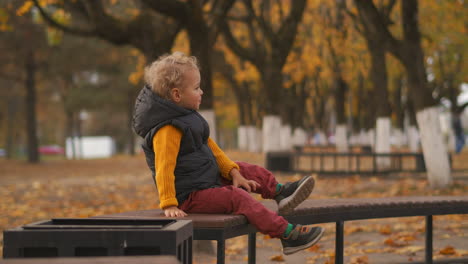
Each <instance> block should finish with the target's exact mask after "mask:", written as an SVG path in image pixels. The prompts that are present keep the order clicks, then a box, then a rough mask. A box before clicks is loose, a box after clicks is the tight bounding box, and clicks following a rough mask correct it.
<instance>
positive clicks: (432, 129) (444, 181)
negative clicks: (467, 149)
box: [416, 107, 452, 188]
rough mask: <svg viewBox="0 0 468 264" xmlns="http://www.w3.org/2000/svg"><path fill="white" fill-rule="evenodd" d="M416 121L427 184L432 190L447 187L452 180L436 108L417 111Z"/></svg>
mask: <svg viewBox="0 0 468 264" xmlns="http://www.w3.org/2000/svg"><path fill="white" fill-rule="evenodd" d="M416 120H417V121H418V125H419V129H420V136H421V145H422V149H423V154H424V161H425V163H426V169H427V177H428V180H429V183H430V185H431V186H432V187H434V188H440V187H444V186H447V185H449V184H450V183H451V182H452V178H451V174H450V163H449V159H448V154H447V148H446V146H445V144H444V140H443V136H442V133H441V129H440V120H439V109H438V107H429V108H425V109H423V110H421V111H418V112H417V113H416Z"/></svg>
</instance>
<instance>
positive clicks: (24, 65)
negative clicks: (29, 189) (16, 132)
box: [0, 1, 47, 163]
mask: <svg viewBox="0 0 468 264" xmlns="http://www.w3.org/2000/svg"><path fill="white" fill-rule="evenodd" d="M21 5H22V2H18V1H16V2H13V1H12V2H9V3H5V5H4V6H2V11H3V12H5V13H4V15H5V16H6V17H7V21H8V22H9V23H8V25H9V27H6V28H5V29H6V32H3V33H2V46H3V47H2V49H3V50H5V51H8V52H5V53H2V54H3V56H7V57H9V59H10V61H8V62H7V63H5V64H4V65H3V67H1V68H0V70H1V71H2V74H1V75H2V76H3V78H8V79H10V80H13V81H17V82H22V83H23V85H24V87H25V96H24V107H25V108H26V111H24V113H25V120H26V136H27V158H28V162H30V163H37V162H39V152H38V147H39V142H38V136H37V116H36V104H37V93H36V74H37V71H38V67H39V64H41V63H42V59H43V57H44V56H45V54H44V52H46V50H47V43H46V41H45V40H46V38H45V32H44V28H43V27H42V26H41V25H39V24H37V23H35V22H34V21H33V19H32V15H31V14H21V12H20V9H19V7H20V6H21ZM17 10H19V11H17ZM7 40H8V41H7ZM11 69H15V70H14V71H11ZM12 72H20V73H22V74H20V75H13V74H12Z"/></svg>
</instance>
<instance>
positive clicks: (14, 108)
mask: <svg viewBox="0 0 468 264" xmlns="http://www.w3.org/2000/svg"><path fill="white" fill-rule="evenodd" d="M7 105H8V106H7V107H8V108H7V114H6V137H5V151H6V156H5V157H6V159H12V158H13V156H14V154H13V152H14V149H15V136H14V133H15V124H16V123H17V116H16V113H17V112H18V105H19V102H18V100H17V98H16V96H15V95H13V96H12V98H10V99H9V100H8V102H7Z"/></svg>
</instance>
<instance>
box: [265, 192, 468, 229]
mask: <svg viewBox="0 0 468 264" xmlns="http://www.w3.org/2000/svg"><path fill="white" fill-rule="evenodd" d="M264 204H265V206H266V207H268V208H270V209H272V210H274V209H275V208H276V203H275V202H272V201H266V202H264ZM466 213H468V196H456V197H455V196H409V197H388V198H348V199H341V198H340V199H320V200H313V199H308V200H306V201H304V202H303V203H302V204H300V205H299V206H298V207H297V208H296V209H295V210H294V211H292V212H291V213H289V214H287V215H285V218H286V219H288V220H289V221H291V222H294V223H299V224H315V223H327V222H337V221H349V220H359V219H373V218H387V217H406V216H424V215H445V214H466Z"/></svg>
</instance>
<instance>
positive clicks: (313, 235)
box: [280, 225, 325, 255]
mask: <svg viewBox="0 0 468 264" xmlns="http://www.w3.org/2000/svg"><path fill="white" fill-rule="evenodd" d="M324 231H325V229H324V228H322V227H320V226H318V227H312V226H311V225H296V226H295V227H294V229H293V230H292V231H291V233H289V236H287V237H281V238H280V240H281V244H282V245H283V254H285V255H290V254H293V253H296V252H297V251H299V250H303V249H306V248H309V247H311V246H313V245H315V243H317V242H318V241H319V240H320V238H321V237H322V235H323V232H324Z"/></svg>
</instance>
